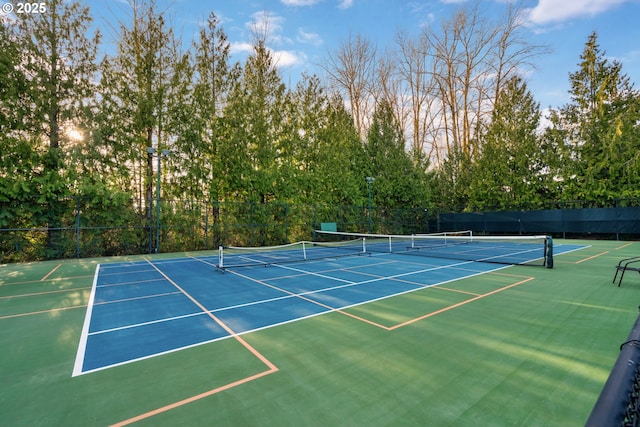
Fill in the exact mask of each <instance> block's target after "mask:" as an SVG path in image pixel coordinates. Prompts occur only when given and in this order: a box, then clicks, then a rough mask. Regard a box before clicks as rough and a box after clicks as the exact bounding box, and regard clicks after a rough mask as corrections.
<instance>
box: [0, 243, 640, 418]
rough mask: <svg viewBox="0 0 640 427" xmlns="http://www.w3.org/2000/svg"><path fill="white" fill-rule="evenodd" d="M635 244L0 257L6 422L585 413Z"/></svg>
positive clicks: (613, 338) (621, 309) (612, 345)
mask: <svg viewBox="0 0 640 427" xmlns="http://www.w3.org/2000/svg"><path fill="white" fill-rule="evenodd" d="M637 245H638V244H637V243H624V242H583V241H581V242H574V241H562V242H556V245H555V249H554V251H555V258H556V263H555V268H554V269H545V268H536V267H520V266H518V267H506V266H503V265H497V264H489V263H478V262H467V261H455V260H444V259H437V258H427V257H418V256H406V255H396V254H385V255H373V256H352V257H344V258H337V259H328V260H317V261H307V262H302V263H294V264H285V265H270V266H268V267H264V266H260V267H246V268H238V269H230V270H227V271H225V272H221V271H219V270H217V269H216V267H215V263H216V257H215V255H207V254H188V255H187V254H179V255H173V256H172V255H163V256H161V257H130V258H128V259H102V260H80V261H65V262H60V261H55V262H45V263H30V264H22V265H5V266H2V267H0V346H2V348H4V349H5V350H4V351H2V352H1V355H0V374H1V377H2V380H3V384H4V385H5V386H3V388H2V390H0V413H1V414H3V419H4V420H3V423H2V424H3V425H9V426H14V425H15V426H22V425H25V426H26V425H29V426H33V425H72V426H73V425H78V426H80V425H82V426H85V425H129V424H135V425H167V426H169V425H203V424H204V425H282V424H284V425H318V424H322V425H403V424H404V425H460V426H462V425H469V424H470V423H476V425H531V426H534V425H583V424H584V421H585V420H586V418H587V417H588V415H589V411H590V409H591V407H592V405H593V403H594V402H595V400H596V398H597V396H598V394H599V392H600V389H601V387H602V385H603V384H604V381H605V380H606V378H607V376H608V372H609V371H610V368H611V367H612V365H613V363H614V361H615V358H616V357H617V348H618V346H619V344H620V343H621V342H622V341H624V339H625V337H626V336H627V334H628V331H629V328H630V327H631V325H632V324H633V321H634V320H635V317H636V316H637V297H638V296H640V294H638V292H639V291H640V279H638V278H637V277H636V276H635V275H633V276H629V277H628V278H625V283H623V285H622V287H620V288H617V287H615V286H613V285H611V278H612V276H613V265H615V263H616V262H617V260H618V259H619V258H624V257H625V256H628V255H630V254H635V253H636V251H637V250H640V246H637Z"/></svg>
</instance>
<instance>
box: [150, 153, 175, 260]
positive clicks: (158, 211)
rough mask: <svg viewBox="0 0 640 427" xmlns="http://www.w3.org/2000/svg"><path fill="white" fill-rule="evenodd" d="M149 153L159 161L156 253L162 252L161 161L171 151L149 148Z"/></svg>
mask: <svg viewBox="0 0 640 427" xmlns="http://www.w3.org/2000/svg"><path fill="white" fill-rule="evenodd" d="M147 153H148V154H151V155H154V154H155V155H156V158H157V159H158V171H157V173H158V176H157V181H156V247H155V252H156V253H159V252H160V177H161V162H160V161H161V160H162V158H163V157H167V156H169V155H170V154H171V151H170V150H162V151H161V152H160V153H158V150H156V149H155V148H154V147H147Z"/></svg>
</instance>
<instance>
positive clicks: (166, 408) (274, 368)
mask: <svg viewBox="0 0 640 427" xmlns="http://www.w3.org/2000/svg"><path fill="white" fill-rule="evenodd" d="M145 260H146V261H147V262H148V263H149V264H150V265H151V266H152V267H153V268H154V269H156V271H158V273H160V274H161V275H162V276H163V277H164V278H165V279H167V280H168V281H169V282H170V283H171V284H172V285H173V286H175V287H176V288H178V289H179V290H180V292H182V293H183V294H184V295H185V296H186V297H187V298H189V299H190V300H191V301H192V302H193V303H194V304H195V305H197V306H198V307H199V308H200V309H201V310H202V311H203V312H205V313H206V314H207V315H208V316H209V317H210V318H211V319H213V321H214V322H216V323H217V324H219V325H220V326H221V327H222V328H223V329H224V330H225V331H227V332H228V333H229V334H230V335H231V336H232V337H233V338H235V339H236V340H237V341H238V342H239V343H240V344H241V345H242V346H243V347H244V348H246V349H247V350H249V351H250V352H251V353H252V354H253V355H254V356H256V357H257V358H258V359H259V360H260V361H261V362H262V363H264V364H265V365H266V366H267V367H268V368H269V369H267V370H266V371H263V372H260V373H258V374H255V375H251V376H249V377H246V378H243V379H240V380H238V381H234V382H232V383H229V384H226V385H223V386H220V387H216V388H214V389H211V390H209V391H206V392H204V393H200V394H196V395H194V396H191V397H188V398H186V399H182V400H179V401H177V402H174V403H171V404H169V405H166V406H162V407H160V408H157V409H154V410H152V411H149V412H145V413H143V414H140V415H137V416H135V417H133V418H129V419H126V420H124V421H120V422H119V423H116V424H113V425H112V427H121V426H126V425H129V424H132V423H135V422H138V421H141V420H144V419H147V418H150V417H153V416H154V415H158V414H161V413H163V412H167V411H170V410H172V409H175V408H178V407H180V406H183V405H187V404H189V403H192V402H195V401H197V400H200V399H203V398H205V397H209V396H213V395H214V394H217V393H220V392H222V391H225V390H229V389H231V388H233V387H236V386H239V385H242V384H245V383H248V382H250V381H253V380H255V379H258V378H261V377H264V376H265V375H269V374H272V373H275V372H278V367H277V366H276V365H274V364H273V363H272V362H271V361H269V359H267V358H266V357H265V356H264V355H262V354H261V353H260V352H259V351H258V350H256V349H255V348H254V347H253V346H251V344H249V343H248V342H246V341H245V340H244V339H243V338H242V337H240V336H239V335H238V334H236V333H235V332H234V331H233V330H232V329H231V328H230V327H229V326H227V325H226V324H225V323H224V322H223V321H222V320H220V319H218V318H217V317H216V316H215V315H214V314H213V313H211V312H210V311H209V310H207V308H206V307H205V306H203V305H202V304H201V303H200V301H198V300H197V299H195V298H194V297H193V296H191V295H190V294H189V293H188V292H187V291H185V290H184V289H182V287H180V285H178V284H177V283H176V282H174V281H173V280H171V278H170V277H169V276H167V275H166V274H165V273H164V272H163V271H162V270H160V269H159V268H158V267H156V266H155V265H154V264H152V263H151V261H149V260H148V259H145Z"/></svg>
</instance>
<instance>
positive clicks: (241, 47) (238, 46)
mask: <svg viewBox="0 0 640 427" xmlns="http://www.w3.org/2000/svg"><path fill="white" fill-rule="evenodd" d="M229 51H230V52H231V53H232V54H233V53H251V52H253V45H252V44H251V43H247V42H232V43H231V45H230V46H229Z"/></svg>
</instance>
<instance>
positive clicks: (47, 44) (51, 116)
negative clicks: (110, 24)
mask: <svg viewBox="0 0 640 427" xmlns="http://www.w3.org/2000/svg"><path fill="white" fill-rule="evenodd" d="M91 22H92V18H91V16H90V14H89V9H88V8H86V7H83V6H81V5H80V4H79V3H77V2H66V1H62V0H52V1H51V2H48V3H47V13H41V14H19V15H18V20H17V21H16V25H15V34H14V37H15V43H16V45H18V46H20V50H19V58H16V60H17V65H18V68H19V69H20V70H21V71H22V73H23V74H22V76H24V79H22V78H19V79H16V80H14V81H12V82H13V83H14V84H17V85H21V84H24V85H25V86H24V90H25V93H26V95H23V96H26V97H28V99H29V104H28V107H29V108H28V109H23V110H19V111H20V114H21V117H20V118H18V119H17V120H18V121H19V123H20V126H19V127H20V132H18V133H17V134H14V135H16V137H17V138H19V139H21V140H22V144H21V146H22V148H21V151H22V153H21V154H26V153H29V154H28V155H27V156H25V158H26V159H29V160H28V162H30V163H31V164H30V165H29V166H27V165H23V166H22V167H20V168H19V171H25V172H26V173H27V174H30V175H31V176H30V181H31V185H30V186H29V188H28V190H29V191H30V192H32V193H31V195H36V194H37V195H38V199H37V200H36V203H33V202H32V203H30V204H27V205H26V206H28V210H30V211H31V212H32V213H33V214H34V221H35V222H36V223H39V224H40V225H46V226H47V227H48V228H49V232H48V235H47V247H48V249H49V251H50V253H51V254H56V255H60V251H63V250H64V248H62V247H61V245H62V244H63V243H62V241H61V239H60V237H61V236H60V233H59V232H56V231H55V229H57V228H59V227H61V226H62V225H63V224H62V223H61V222H62V220H63V219H62V215H63V209H64V207H65V205H64V204H62V203H59V202H58V200H59V199H60V198H61V197H64V196H67V195H69V194H71V192H72V188H71V186H72V185H74V183H75V182H76V181H77V180H78V177H79V171H78V169H77V164H78V163H79V160H81V159H80V158H79V157H80V154H81V153H82V152H83V151H82V149H81V148H82V147H79V146H78V144H82V143H83V139H84V138H83V136H82V135H83V134H87V133H88V131H89V130H90V126H91V123H90V120H91V110H90V106H91V104H92V103H93V102H94V96H95V85H94V83H93V82H94V79H95V75H96V72H97V65H96V63H95V57H96V53H97V49H98V44H99V39H100V35H99V33H96V34H94V36H93V37H90V35H89V27H90V25H91ZM10 81H11V80H10ZM14 90H15V88H14ZM23 189H25V190H26V189H27V188H26V187H23Z"/></svg>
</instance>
